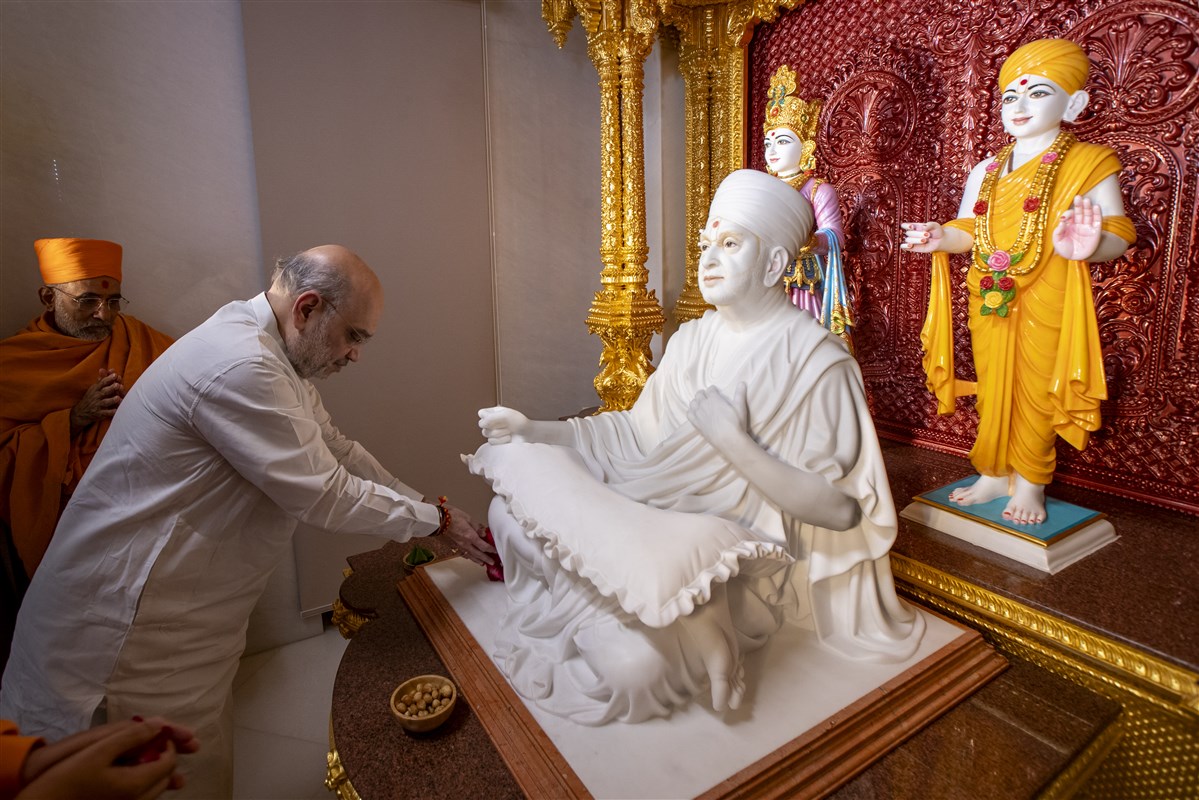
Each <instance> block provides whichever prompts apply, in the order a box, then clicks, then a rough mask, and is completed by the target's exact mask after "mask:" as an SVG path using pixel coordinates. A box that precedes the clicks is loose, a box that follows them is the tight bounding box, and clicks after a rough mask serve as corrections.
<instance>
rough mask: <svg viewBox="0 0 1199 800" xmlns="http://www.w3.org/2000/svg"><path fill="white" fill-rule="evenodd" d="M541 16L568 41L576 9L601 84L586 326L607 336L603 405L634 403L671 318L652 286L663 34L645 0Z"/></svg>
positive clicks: (547, 9)
mask: <svg viewBox="0 0 1199 800" xmlns="http://www.w3.org/2000/svg"><path fill="white" fill-rule="evenodd" d="M541 10H542V16H543V17H544V18H545V20H546V23H547V24H548V25H549V28H550V31H551V33H553V34H554V37H555V39H557V41H558V46H559V47H561V46H562V44H563V43H564V42H565V37H566V32H567V31H568V30H569V29H570V21H571V19H572V18H573V16H574V15H575V14H576V13H577V14H578V16H579V18H580V20H581V22H582V24H583V27H584V29H585V30H586V31H587V52H588V55H589V57H590V58H591V61H592V63H593V64H594V65H595V68H596V71H597V72H598V73H599V85H600V125H601V126H602V127H601V131H600V170H601V179H600V214H601V217H602V219H601V222H600V261H601V262H602V264H603V268H602V270H601V272H600V286H601V288H600V291H598V292H596V294H595V299H594V300H593V301H592V304H591V311H590V313H589V314H588V315H587V327H588V329H589V330H590V331H591V332H592V333H595V334H598V335H599V337H600V340H601V341H602V342H603V352H602V354H601V356H600V373H599V374H598V375H597V376H596V378H595V390H596V393H597V394H599V397H600V400H601V401H602V402H603V404H602V406H601V410H603V411H614V410H623V409H627V408H629V407H630V406H632V405H633V401H634V400H636V399H637V395H638V394H640V393H641V387H643V386H644V385H645V381H646V379H647V378H648V377H649V375H650V373H651V372H653V366H652V365H651V363H650V362H651V360H652V353H651V352H650V341H651V339H652V338H653V335H654V334H655V333H657V332H659V331H661V330H662V327H663V325H664V324H665V322H666V319H665V317H663V315H662V307H661V305H660V304H659V302H658V299H657V297H656V296H655V295H654V292H652V291H649V290H647V289H646V283H647V282H648V277H649V273H648V272H647V270H646V268H645V261H646V257H647V256H648V255H649V247H648V245H647V244H646V234H645V147H644V135H643V119H642V110H641V109H642V94H643V90H644V82H645V67H644V63H645V59H646V57H647V56H648V55H649V52H650V49H651V48H652V47H653V44H654V37H655V35H656V33H657V28H658V20H657V16H656V13H655V7H654V6H653V5H652V3H648V2H645V1H644V0H642V1H641V2H638V0H574V2H571V0H543V2H542V6H541Z"/></svg>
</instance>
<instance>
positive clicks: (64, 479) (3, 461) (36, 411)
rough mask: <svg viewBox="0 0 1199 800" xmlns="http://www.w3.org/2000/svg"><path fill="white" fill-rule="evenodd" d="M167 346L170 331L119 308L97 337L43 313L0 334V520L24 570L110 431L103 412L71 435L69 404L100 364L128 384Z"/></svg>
mask: <svg viewBox="0 0 1199 800" xmlns="http://www.w3.org/2000/svg"><path fill="white" fill-rule="evenodd" d="M170 345H171V339H170V338H169V337H168V336H166V335H165V334H162V333H159V332H158V331H156V330H154V329H153V328H151V327H150V326H149V325H146V324H145V323H143V322H140V321H138V320H137V319H134V318H133V317H129V316H125V315H120V316H118V317H117V318H116V320H115V322H114V323H113V326H112V333H111V335H109V336H108V337H106V338H104V339H101V340H100V341H88V340H85V339H77V338H75V337H74V336H67V335H65V334H62V333H59V332H58V330H57V329H55V327H54V326H53V325H52V324H51V322H50V315H49V314H43V315H42V316H40V317H38V318H37V319H35V320H33V321H32V322H30V323H29V325H27V326H26V327H25V328H24V329H23V330H22V331H20V332H19V333H17V334H16V335H15V336H11V337H9V338H7V339H5V340H3V341H0V374H3V375H4V380H3V381H0V519H3V520H4V522H5V523H6V524H7V525H8V526H9V528H10V529H11V530H12V535H13V542H14V544H15V545H16V549H17V553H18V554H19V555H20V557H21V562H22V564H23V565H24V567H25V571H26V572H27V573H28V574H29V575H32V574H33V571H34V570H35V569H37V565H38V564H39V563H40V562H41V560H42V555H43V554H44V553H45V552H46V547H47V545H49V543H50V537H51V536H52V535H53V533H54V526H55V525H56V524H57V523H58V517H59V514H61V513H62V509H63V508H64V507H65V506H66V502H67V500H68V499H69V498H70V496H71V493H72V492H73V491H74V490H75V487H76V486H77V485H78V484H79V479H80V478H82V477H83V471H84V470H85V469H87V466H88V464H90V463H91V460H92V456H94V455H95V454H96V450H97V448H99V447H100V441H101V440H102V439H103V438H104V434H105V433H107V432H108V426H109V420H107V419H104V420H100V421H98V422H94V423H92V424H91V425H89V426H88V427H87V428H85V429H84V430H83V431H81V432H80V433H78V434H77V435H72V434H71V409H73V408H74V407H75V404H76V403H78V402H79V401H80V400H81V399H82V398H83V395H84V393H85V392H86V391H87V390H88V388H89V387H90V386H92V384H94V383H95V382H96V381H97V380H98V379H99V377H100V368H101V367H104V368H107V369H111V370H113V371H115V372H116V373H117V374H118V375H120V376H121V382H122V383H123V384H124V385H125V387H126V388H128V387H130V386H132V385H133V384H134V382H135V381H137V379H138V378H139V377H140V376H141V374H142V373H143V372H144V371H145V370H146V367H148V366H150V363H151V362H152V361H153V360H154V359H155V358H157V357H158V356H159V355H161V354H162V352H163V351H164V350H166V349H167V348H168V347H169V346H170Z"/></svg>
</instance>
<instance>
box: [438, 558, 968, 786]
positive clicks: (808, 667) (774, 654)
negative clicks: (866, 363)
mask: <svg viewBox="0 0 1199 800" xmlns="http://www.w3.org/2000/svg"><path fill="white" fill-rule="evenodd" d="M425 571H426V574H427V575H428V577H429V579H430V580H431V581H432V583H433V584H434V585H435V586H436V587H437V589H438V590H439V591H440V592H441V594H442V595H443V596H444V598H445V600H446V601H447V602H448V603H449V605H450V606H451V607H452V608H453V610H454V612H455V613H456V614H457V615H458V617H459V618H460V619H461V621H462V623H463V624H464V625H465V626H466V628H467V630H469V631H470V633H471V635H472V636H473V637H474V638H475V640H476V641H477V642H478V644H479V646H480V647H481V649H482V650H483V652H485V653H490V652H491V650H492V644H493V642H494V639H495V634H496V629H497V627H498V625H499V620H500V619H501V617H502V615H503V609H504V606H505V604H506V602H507V594H506V593H505V591H504V587H503V585H502V584H499V583H492V582H490V581H488V580H487V579H486V577H485V576H484V574H483V570H482V569H481V568H479V567H478V566H476V565H474V564H472V563H471V562H469V561H467V560H466V559H461V558H456V559H450V560H447V561H442V562H438V563H435V564H431V565H429V566H428V567H426V568H425ZM917 610H918V611H919V613H921V614H922V615H923V616H924V618H925V623H926V626H927V627H926V631H925V634H924V639H923V641H922V642H921V644H920V647H919V649H918V650H917V652H916V653H915V655H913V656H912V657H911V658H910V659H908V660H907V661H904V662H902V663H898V664H870V663H862V662H854V661H848V660H846V659H843V658H841V657H839V656H837V655H835V654H833V653H830V652H828V651H826V650H825V649H824V648H822V647H821V646H820V645H819V644H818V643H817V641H816V638H815V634H814V633H812V632H811V631H807V630H802V629H799V628H796V627H794V626H788V627H786V628H784V629H783V630H782V631H780V633H779V634H777V635H776V636H774V637H773V638H772V639H771V641H770V643H769V644H767V646H766V647H765V648H763V649H762V650H760V651H758V652H756V653H753V654H751V655H750V656H749V657H748V658H747V659H746V672H747V675H746V677H747V684H748V686H749V689H748V691H747V693H746V697H745V700H744V702H743V704H742V706H741V708H740V709H738V710H737V711H735V712H731V713H728V714H724V715H717V714H715V713H713V712H712V711H711V709H710V708H709V707H708V706H707V705H706V700H705V702H703V703H701V702H695V703H692V704H691V705H690V706H688V707H687V708H686V709H683V710H681V711H676V712H675V713H674V714H673V715H672V716H671V717H670V718H668V719H655V720H650V721H648V722H643V723H640V724H637V725H627V724H623V723H612V724H610V725H606V726H602V727H598V728H593V727H587V726H584V725H578V724H575V723H573V722H570V721H569V720H565V719H562V718H561V717H556V716H554V715H552V714H548V713H546V712H544V711H542V710H541V709H540V708H538V707H537V706H536V704H534V703H532V702H526V703H525V706H526V707H527V708H528V710H529V712H530V713H531V714H532V716H533V717H534V719H535V720H536V721H537V723H538V724H539V725H540V726H541V728H542V730H543V731H544V732H545V734H546V735H547V736H548V737H549V738H550V740H551V741H552V742H553V744H554V746H555V747H556V748H557V749H558V751H559V752H560V753H561V754H562V756H563V757H564V758H565V759H566V761H567V762H568V763H569V764H570V767H571V768H572V769H573V770H574V771H575V773H576V774H577V776H578V778H579V779H580V780H581V781H582V782H583V784H584V785H585V786H586V788H587V790H588V791H589V792H590V793H591V794H592V795H593V796H594V797H597V798H637V799H638V800H646V798H655V799H662V800H665V799H666V798H690V797H695V796H696V795H698V794H701V793H702V792H704V791H706V790H708V789H710V788H711V787H713V786H715V785H716V784H718V783H720V782H721V781H723V780H725V779H726V778H728V777H729V776H731V775H734V774H735V773H737V772H739V771H741V770H742V769H745V768H746V767H748V766H750V765H751V764H753V763H755V762H756V761H758V760H759V759H761V758H763V757H764V756H767V755H769V754H770V753H773V752H774V751H775V750H777V749H778V748H780V747H782V746H783V745H785V744H786V743H788V742H790V741H791V740H793V739H795V738H796V737H798V736H800V735H801V734H803V733H805V732H806V731H808V730H809V729H811V728H813V727H814V726H816V725H818V724H819V723H821V722H822V721H824V720H826V719H828V718H829V717H831V716H833V715H834V714H836V713H837V712H839V711H840V710H841V709H843V708H845V707H846V706H849V705H850V704H852V703H854V702H855V701H857V700H859V699H860V698H862V697H864V696H865V695H867V694H869V693H870V692H872V691H874V690H875V689H877V688H879V687H880V686H882V685H883V684H885V683H886V682H888V681H890V680H892V679H894V678H896V677H897V676H899V675H900V674H901V673H903V672H904V671H906V670H907V669H909V668H911V667H912V666H914V665H916V664H917V663H919V662H921V661H922V660H924V659H925V658H926V657H928V656H930V655H932V654H934V653H936V652H937V651H939V650H940V649H941V648H942V647H944V646H945V645H947V644H949V643H950V642H952V641H953V640H954V639H956V638H957V637H958V636H959V635H960V634H961V632H962V629H961V628H959V627H957V626H955V625H953V624H952V623H949V622H947V621H945V620H943V619H941V618H940V617H937V616H934V615H932V614H928V613H926V612H924V611H921V610H919V609H917Z"/></svg>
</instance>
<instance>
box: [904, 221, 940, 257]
mask: <svg viewBox="0 0 1199 800" xmlns="http://www.w3.org/2000/svg"><path fill="white" fill-rule="evenodd" d="M899 227H900V230H902V231H903V241H902V242H900V244H899V247H900V249H902V250H910V251H911V252H913V253H932V252H934V251H936V250H937V246H938V245H940V244H941V239H942V238H943V237H944V236H945V229H944V228H942V227H941V223H939V222H901V223H900V224H899Z"/></svg>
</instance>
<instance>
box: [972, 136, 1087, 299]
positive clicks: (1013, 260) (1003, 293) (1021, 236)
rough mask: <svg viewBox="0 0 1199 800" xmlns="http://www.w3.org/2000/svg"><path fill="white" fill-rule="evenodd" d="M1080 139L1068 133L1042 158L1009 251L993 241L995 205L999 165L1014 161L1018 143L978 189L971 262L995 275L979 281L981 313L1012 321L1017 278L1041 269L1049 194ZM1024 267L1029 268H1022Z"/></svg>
mask: <svg viewBox="0 0 1199 800" xmlns="http://www.w3.org/2000/svg"><path fill="white" fill-rule="evenodd" d="M1076 141H1077V139H1075V137H1074V135H1073V134H1070V133H1067V132H1066V131H1062V132H1061V133H1059V134H1058V135H1057V138H1056V139H1054V140H1053V144H1052V145H1050V146H1049V149H1048V150H1046V151H1045V153H1044V154H1042V156H1041V163H1040V164H1038V165H1037V172H1036V174H1035V175H1034V176H1033V179H1032V185H1031V186H1030V187H1029V195H1028V197H1026V198H1025V199H1024V206H1023V208H1022V211H1023V216H1022V217H1021V219H1020V229H1019V231H1017V233H1016V239H1015V241H1014V242H1013V243H1012V245H1011V246H1010V247H1008V248H1006V249H1003V248H1000V247H997V246H996V245H995V242H994V240H993V239H992V237H991V205H992V203H993V202H994V199H995V184H996V182H997V178H998V177H999V167H1000V165H1002V164H1005V163H1007V161H1008V159H1010V158H1011V155H1012V150H1013V149H1015V147H1016V144H1015V142H1013V143H1011V144H1009V145H1007V146H1006V147H1004V148H1003V149H1002V150H1000V151H999V154H998V155H996V156H995V160H994V161H992V162H991V163H990V164H988V165H987V169H986V173H985V174H984V175H983V182H982V186H980V187H979V190H978V202H976V203H975V204H974V255H973V258H972V259H971V261H972V263H973V266H974V268H975V269H977V270H979V271H980V272H989V273H991V274H990V275H986V276H984V277H983V278H981V279H980V280H979V282H978V293H979V296H980V297H981V298H982V301H983V302H982V308H981V309H979V313H980V314H981V315H983V316H987V315H989V314H995V315H996V316H1000V317H1006V316H1007V315H1008V313H1009V312H1010V306H1011V303H1012V301H1013V300H1015V299H1016V281H1015V280H1014V278H1013V276H1018V275H1024V274H1026V273H1027V272H1029V271H1030V270H1032V269H1033V268H1034V267H1035V266H1036V265H1037V259H1038V257H1039V256H1040V249H1041V242H1042V238H1043V235H1044V233H1045V223H1046V221H1047V219H1048V216H1049V196H1050V194H1051V193H1052V191H1053V183H1054V181H1055V180H1056V178H1057V171H1058V168H1059V167H1060V166H1061V164H1062V160H1063V159H1064V158H1065V156H1066V153H1067V152H1068V151H1069V149H1070V147H1071V146H1072V145H1073V144H1074V142H1076ZM1021 263H1023V264H1024V266H1023V267H1020V266H1017V265H1019V264H1021Z"/></svg>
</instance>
